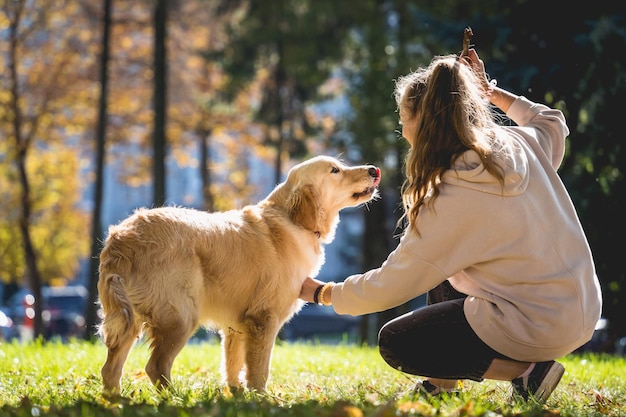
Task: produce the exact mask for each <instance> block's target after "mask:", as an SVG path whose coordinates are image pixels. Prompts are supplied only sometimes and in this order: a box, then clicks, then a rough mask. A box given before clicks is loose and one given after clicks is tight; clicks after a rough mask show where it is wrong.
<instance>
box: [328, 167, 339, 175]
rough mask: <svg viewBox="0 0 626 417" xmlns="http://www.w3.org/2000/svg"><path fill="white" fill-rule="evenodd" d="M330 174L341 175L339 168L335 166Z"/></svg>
mask: <svg viewBox="0 0 626 417" xmlns="http://www.w3.org/2000/svg"><path fill="white" fill-rule="evenodd" d="M330 173H331V174H338V173H339V168H337V167H335V166H333V167H332V168H331V169H330Z"/></svg>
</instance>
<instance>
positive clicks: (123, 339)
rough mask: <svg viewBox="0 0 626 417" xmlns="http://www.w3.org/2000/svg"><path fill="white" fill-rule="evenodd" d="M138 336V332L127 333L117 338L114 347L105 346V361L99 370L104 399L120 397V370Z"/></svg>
mask: <svg viewBox="0 0 626 417" xmlns="http://www.w3.org/2000/svg"><path fill="white" fill-rule="evenodd" d="M138 335H139V332H138V331H136V332H135V331H128V332H125V333H123V334H121V335H118V336H117V338H116V344H115V345H111V346H109V345H107V348H108V351H107V359H106V362H105V363H104V366H103V367H102V370H101V375H102V385H103V386H104V390H103V394H104V396H105V397H118V396H120V395H121V390H122V386H121V380H122V370H123V369H124V364H125V363H126V359H127V358H128V354H129V352H130V350H131V349H132V347H133V345H134V344H135V341H136V340H137V336H138ZM105 343H106V338H105Z"/></svg>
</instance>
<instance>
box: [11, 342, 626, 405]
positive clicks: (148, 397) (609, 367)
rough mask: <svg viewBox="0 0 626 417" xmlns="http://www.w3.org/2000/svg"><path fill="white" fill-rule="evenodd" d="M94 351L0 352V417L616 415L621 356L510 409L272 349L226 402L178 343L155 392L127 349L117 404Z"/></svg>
mask: <svg viewBox="0 0 626 417" xmlns="http://www.w3.org/2000/svg"><path fill="white" fill-rule="evenodd" d="M105 356H106V351H105V349H104V347H103V345H102V344H101V343H99V342H98V343H94V344H90V343H85V342H80V341H76V342H73V343H67V344H61V343H32V344H26V345H21V344H18V343H11V344H6V343H1V344H0V416H2V417H4V416H20V417H26V416H28V417H40V416H67V417H71V416H94V417H98V416H116V417H141V416H153V415H159V416H177V417H178V416H179V417H187V416H189V417H191V416H194V417H197V416H241V417H247V416H315V417H324V416H329V417H330V416H332V417H341V416H346V417H359V416H375V417H391V416H422V415H423V416H488V417H493V416H606V415H609V416H626V358H624V357H615V356H609V355H570V356H567V357H564V358H561V359H560V361H561V362H562V363H563V364H564V365H565V368H566V373H565V375H564V376H563V379H562V380H561V384H560V385H559V387H558V388H557V390H556V391H555V392H554V393H553V394H552V396H551V397H550V398H549V400H548V402H547V403H546V404H545V405H539V404H534V403H532V402H529V403H524V402H515V401H511V400H510V398H509V384H507V383H504V382H493V381H485V382H483V383H476V382H471V381H469V382H468V381H466V382H464V384H463V385H462V392H461V393H460V394H458V395H455V396H444V397H440V398H431V399H426V398H420V397H413V396H410V395H406V394H403V393H404V392H406V391H408V390H410V388H411V387H412V385H413V383H414V378H413V377H410V376H408V375H405V374H403V373H401V372H398V371H395V370H393V369H391V368H390V367H389V366H387V365H386V364H385V363H384V362H383V360H382V359H381V358H380V356H379V354H378V351H377V350H376V348H372V347H359V346H354V345H348V344H343V345H326V344H313V343H312V344H282V343H279V344H278V345H277V346H276V348H275V350H274V355H273V361H272V373H271V380H270V383H269V384H268V394H267V395H259V394H254V393H250V392H243V393H238V394H235V395H231V394H230V393H229V392H228V391H227V390H224V389H223V386H222V384H221V376H220V374H219V363H220V347H219V345H218V344H217V342H207V343H203V344H197V345H188V346H186V347H185V349H183V351H182V352H181V354H180V355H179V357H178V358H177V359H176V362H175V363H174V369H173V370H172V378H173V383H172V387H171V389H169V390H167V391H165V392H158V391H156V390H155V389H154V388H153V387H152V385H151V384H150V381H149V379H148V378H147V376H146V375H145V373H144V372H143V366H144V364H145V362H146V360H147V357H148V349H147V347H146V346H145V345H143V344H139V345H138V346H136V347H135V349H133V351H132V352H131V355H130V357H129V360H128V363H127V364H126V367H125V369H124V378H123V394H124V395H125V397H126V398H125V399H124V400H123V401H120V402H116V403H110V402H108V401H106V400H104V399H103V398H102V396H101V394H100V391H101V388H102V386H101V382H100V374H99V371H100V367H101V366H102V364H103V362H104V358H105Z"/></svg>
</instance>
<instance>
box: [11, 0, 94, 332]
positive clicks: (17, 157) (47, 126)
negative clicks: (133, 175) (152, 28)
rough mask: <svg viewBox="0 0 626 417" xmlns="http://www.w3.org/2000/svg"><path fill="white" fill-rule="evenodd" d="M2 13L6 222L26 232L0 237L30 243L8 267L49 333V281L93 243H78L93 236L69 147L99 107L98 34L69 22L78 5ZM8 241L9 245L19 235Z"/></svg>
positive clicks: (31, 6)
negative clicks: (93, 49) (94, 38)
mask: <svg viewBox="0 0 626 417" xmlns="http://www.w3.org/2000/svg"><path fill="white" fill-rule="evenodd" d="M0 13H1V16H0V20H3V21H5V22H8V30H7V31H6V32H5V35H2V36H3V37H2V39H1V42H2V46H3V48H2V56H1V59H2V61H3V64H4V65H1V66H0V67H1V68H2V71H3V74H2V77H1V78H0V79H1V80H2V81H1V83H2V85H1V88H0V91H2V94H1V96H0V123H1V124H2V129H1V131H2V132H3V134H4V135H6V139H7V140H8V142H9V143H11V144H12V145H13V146H11V147H8V148H7V149H6V154H5V158H4V159H3V163H5V164H7V166H6V168H5V169H4V170H3V171H4V172H5V173H6V174H7V175H8V176H9V178H13V179H15V180H16V183H17V184H19V185H18V187H17V189H16V188H14V187H11V188H10V189H9V190H7V192H6V195H7V197H8V198H7V199H6V200H3V201H2V204H6V207H5V211H4V213H7V215H6V217H4V218H5V219H7V220H8V221H7V222H6V223H5V225H4V227H6V228H8V229H10V228H12V227H14V223H13V222H12V221H11V219H13V221H15V220H17V224H18V225H19V233H15V232H10V231H9V232H8V233H6V232H4V233H0V236H2V235H4V236H12V237H18V239H16V240H17V241H18V242H20V246H21V247H22V249H23V252H20V253H18V252H16V251H12V250H10V251H7V250H4V252H5V253H10V254H12V255H18V256H19V255H20V254H21V255H22V257H21V259H20V258H18V259H13V260H11V261H9V262H8V263H9V264H10V265H11V266H12V267H13V268H16V270H15V269H14V270H13V271H10V272H7V270H3V271H4V274H6V276H9V277H16V278H17V277H20V278H21V277H24V279H25V280H26V282H25V283H26V285H27V286H28V287H29V288H30V289H31V291H32V292H33V295H34V296H35V321H34V323H35V335H36V336H38V335H41V334H42V333H43V321H42V316H41V311H42V299H41V285H42V283H43V282H48V281H51V280H52V279H54V278H63V279H67V278H70V277H71V275H72V274H73V272H75V270H76V269H77V267H78V262H79V259H80V258H81V257H82V256H84V255H85V248H86V245H84V244H82V243H78V244H77V243H76V242H86V241H87V240H86V239H85V238H84V237H83V238H81V236H82V234H83V230H84V225H85V221H86V219H85V217H84V216H83V215H82V213H80V211H79V210H77V208H76V207H75V204H76V202H77V200H78V190H79V186H78V183H77V180H76V177H75V175H76V171H77V170H78V163H72V161H74V162H76V161H77V155H76V154H75V153H72V152H68V151H67V150H68V149H69V147H68V146H66V145H69V146H70V147H71V146H72V145H74V144H75V142H76V137H77V136H78V135H79V134H80V132H81V131H82V130H83V129H84V128H85V126H86V124H87V123H89V121H90V119H89V117H90V115H91V114H92V113H93V112H90V111H89V109H90V108H93V107H92V106H91V105H90V98H89V94H88V92H89V90H88V86H87V88H85V87H86V86H85V84H84V81H85V80H88V78H89V75H90V73H89V71H90V69H91V64H92V63H91V61H90V58H89V54H88V53H85V51H87V50H88V49H87V48H88V45H89V41H90V40H91V35H90V33H89V32H88V31H87V30H85V29H82V27H83V26H82V25H70V24H68V20H67V19H66V18H67V17H68V16H72V20H74V21H84V16H83V15H82V14H81V9H80V8H79V7H78V6H77V5H73V6H70V7H59V6H58V5H54V6H51V5H43V4H41V2H38V1H33V2H5V3H2V9H1V11H0ZM61 16H63V18H61ZM68 68H72V70H71V71H68ZM68 72H72V78H71V79H70V78H69V77H67V76H66V75H67V73H68ZM79 108H80V110H81V111H80V112H78V111H76V110H77V109H79ZM73 142H74V143H73ZM60 156H62V157H64V158H65V160H64V161H63V163H62V164H61V163H60V162H59V160H58V159H56V158H57V157H60ZM72 170H73V171H72ZM69 171H72V172H69ZM68 175H69V176H68ZM71 175H74V178H73V179H72V177H71ZM14 193H16V194H14ZM52 237H53V238H52ZM0 243H1V244H2V246H3V247H6V246H7V245H15V243H16V241H15V240H13V241H3V242H0ZM68 255H69V256H68ZM3 262H5V261H3ZM20 269H21V271H22V272H21V273H20ZM3 276H4V275H3Z"/></svg>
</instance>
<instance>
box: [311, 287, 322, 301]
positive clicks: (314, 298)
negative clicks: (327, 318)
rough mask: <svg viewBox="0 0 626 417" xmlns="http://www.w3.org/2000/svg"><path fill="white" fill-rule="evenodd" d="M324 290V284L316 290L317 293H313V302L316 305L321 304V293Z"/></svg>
mask: <svg viewBox="0 0 626 417" xmlns="http://www.w3.org/2000/svg"><path fill="white" fill-rule="evenodd" d="M322 288H324V284H320V285H318V287H317V288H316V289H315V292H314V293H313V302H314V303H315V304H319V303H320V292H321V291H322Z"/></svg>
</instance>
